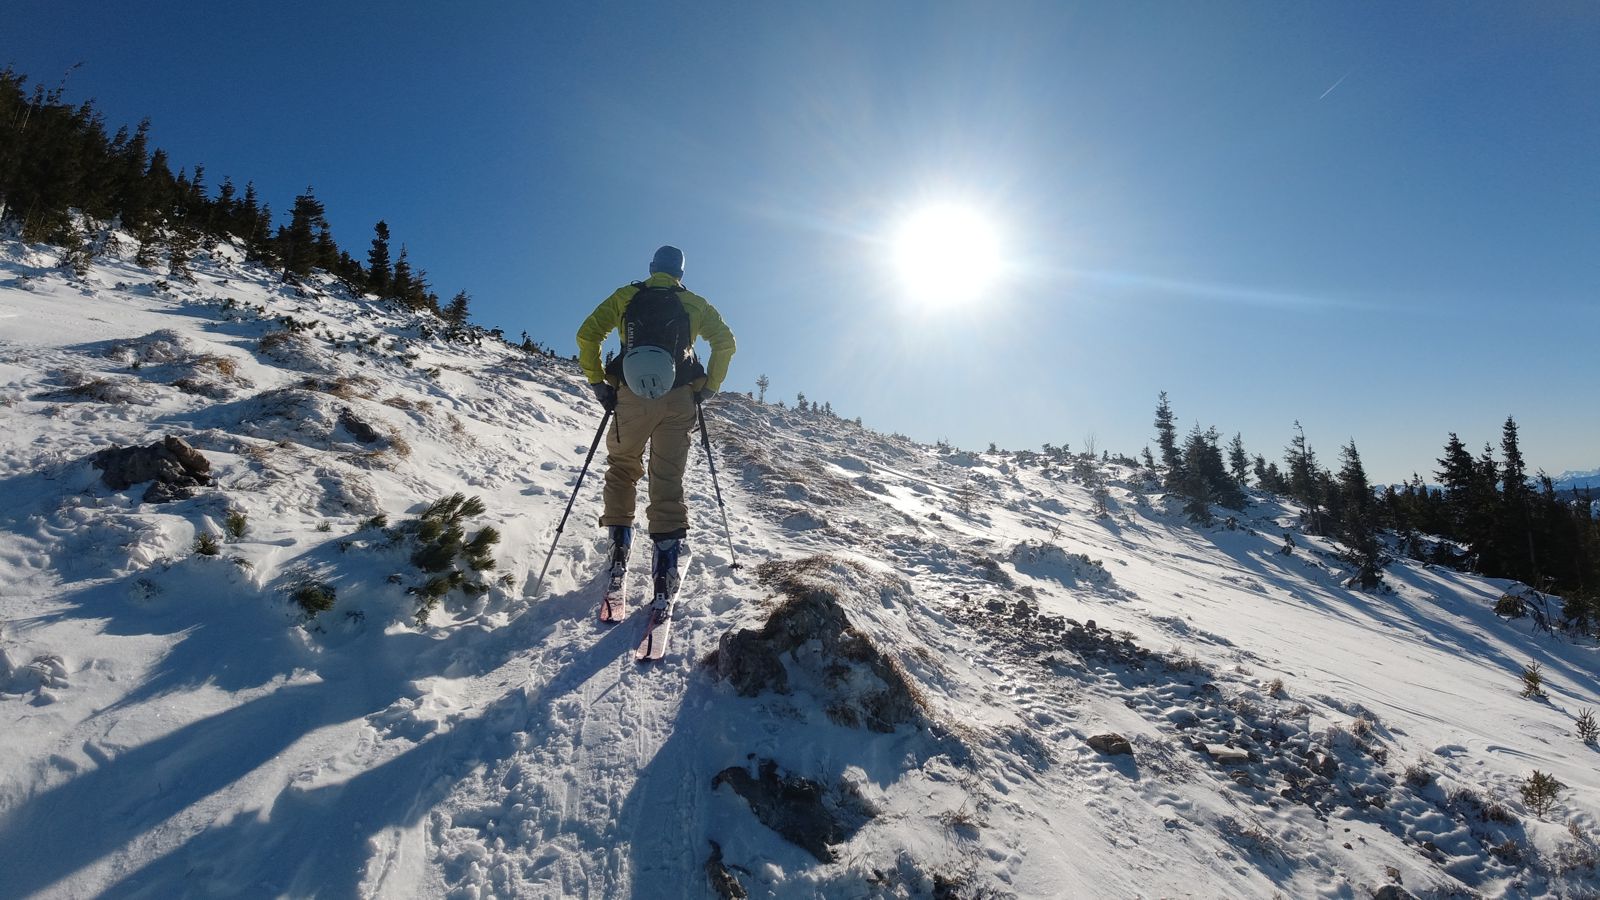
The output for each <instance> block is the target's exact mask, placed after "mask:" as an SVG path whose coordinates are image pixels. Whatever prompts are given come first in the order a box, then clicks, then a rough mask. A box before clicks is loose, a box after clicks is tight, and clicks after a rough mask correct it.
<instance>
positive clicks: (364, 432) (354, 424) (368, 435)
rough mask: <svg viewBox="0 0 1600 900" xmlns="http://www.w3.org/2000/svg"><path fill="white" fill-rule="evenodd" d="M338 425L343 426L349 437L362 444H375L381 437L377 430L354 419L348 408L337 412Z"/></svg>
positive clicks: (353, 414)
mask: <svg viewBox="0 0 1600 900" xmlns="http://www.w3.org/2000/svg"><path fill="white" fill-rule="evenodd" d="M339 424H340V425H343V426H344V430H345V431H348V432H350V436H351V437H353V438H355V439H356V440H358V441H360V442H361V443H363V444H372V443H376V442H377V441H378V439H379V438H381V437H382V435H380V434H379V433H378V429H376V428H373V427H372V426H371V425H368V424H367V423H366V422H363V421H361V420H360V419H358V418H356V414H355V413H353V412H351V411H350V407H348V406H346V407H343V408H341V409H340V410H339Z"/></svg>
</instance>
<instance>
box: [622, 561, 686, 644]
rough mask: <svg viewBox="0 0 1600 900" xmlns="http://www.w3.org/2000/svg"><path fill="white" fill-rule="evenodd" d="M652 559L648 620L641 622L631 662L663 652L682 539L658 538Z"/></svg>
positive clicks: (676, 590) (670, 618) (669, 624)
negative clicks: (637, 642) (642, 632)
mask: <svg viewBox="0 0 1600 900" xmlns="http://www.w3.org/2000/svg"><path fill="white" fill-rule="evenodd" d="M655 544H656V546H655V559H654V560H653V561H652V563H651V566H650V573H651V575H652V576H653V577H652V579H651V580H652V582H653V588H652V596H651V600H650V619H649V621H647V622H645V627H644V636H643V637H642V638H641V640H640V641H639V649H638V650H637V651H636V652H635V653H634V659H637V660H638V661H639V662H650V661H652V660H659V659H661V658H662V657H663V656H665V655H666V653H667V633H668V632H669V631H671V629H672V601H673V599H674V598H675V597H677V595H678V582H679V577H678V560H679V559H680V557H682V555H683V551H684V549H685V544H684V540H683V538H678V537H668V538H658V539H656V542H655Z"/></svg>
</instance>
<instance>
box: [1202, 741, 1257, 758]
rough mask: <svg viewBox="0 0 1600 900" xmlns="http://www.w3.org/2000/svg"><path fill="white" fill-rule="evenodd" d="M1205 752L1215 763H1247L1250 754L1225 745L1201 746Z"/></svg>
mask: <svg viewBox="0 0 1600 900" xmlns="http://www.w3.org/2000/svg"><path fill="white" fill-rule="evenodd" d="M1202 746H1204V747H1205V751H1206V753H1207V754H1209V755H1210V757H1211V758H1212V759H1214V760H1216V761H1217V762H1249V760H1250V753H1249V751H1247V750H1240V749H1239V748H1237V747H1229V746H1227V745H1226V744H1203V745H1202Z"/></svg>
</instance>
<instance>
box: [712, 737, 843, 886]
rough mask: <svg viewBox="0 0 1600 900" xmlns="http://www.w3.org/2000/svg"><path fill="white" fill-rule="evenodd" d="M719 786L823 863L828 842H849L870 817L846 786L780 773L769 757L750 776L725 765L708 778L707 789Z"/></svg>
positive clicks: (829, 857)
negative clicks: (828, 785)
mask: <svg viewBox="0 0 1600 900" xmlns="http://www.w3.org/2000/svg"><path fill="white" fill-rule="evenodd" d="M724 784H726V785H727V786H728V787H730V788H733V792H734V793H736V794H738V795H739V796H741V797H743V798H744V799H745V802H746V803H749V804H750V811H751V812H753V813H755V815H756V818H757V819H760V820H761V824H763V825H765V826H767V827H768V828H771V829H772V830H773V831H776V832H777V833H778V834H781V835H783V837H784V839H785V840H788V841H789V842H790V843H793V844H795V845H797V846H799V847H801V848H803V849H805V850H806V851H808V852H809V853H810V854H811V855H812V856H815V857H816V858H817V859H819V860H822V861H823V862H833V860H834V852H833V847H832V846H831V845H833V844H839V843H843V842H844V841H847V840H849V839H850V836H851V835H853V834H855V833H856V832H857V831H859V830H860V829H861V826H862V825H864V824H866V822H867V821H868V820H869V819H871V817H872V816H871V812H870V811H869V810H868V809H867V808H866V804H865V803H864V802H863V801H862V800H861V798H860V796H859V795H858V794H856V793H855V792H854V791H853V790H851V789H850V787H849V786H848V785H844V786H842V787H841V788H840V789H839V790H837V791H829V790H828V789H827V788H826V787H825V786H823V785H822V784H819V783H818V782H815V781H811V780H810V779H807V778H801V777H799V776H798V775H780V774H779V773H778V764H777V763H775V762H773V761H772V760H770V759H764V760H761V761H760V764H759V766H758V768H757V774H756V775H751V774H750V771H749V769H747V768H746V767H744V766H730V767H728V768H726V769H723V770H722V771H721V772H718V773H717V775H716V777H715V778H713V779H711V789H712V790H716V789H717V788H718V787H719V786H721V785H724Z"/></svg>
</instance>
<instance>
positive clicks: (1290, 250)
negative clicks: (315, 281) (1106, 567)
mask: <svg viewBox="0 0 1600 900" xmlns="http://www.w3.org/2000/svg"><path fill="white" fill-rule="evenodd" d="M676 6H679V5H677V4H657V3H639V4H632V3H611V2H597V3H587V4H546V3H539V4H520V3H519V4H512V3H490V2H458V3H437V2H427V3H423V2H388V3H354V2H319V3H307V2H280V3H273V4H242V3H239V4H235V3H215V4H183V3H172V2H159V0H152V2H145V3H139V4H105V3H101V2H84V0H47V2H45V0H9V2H8V3H7V4H6V13H5V18H6V20H7V22H6V25H5V26H4V32H3V35H0V63H3V62H11V63H12V64H14V65H15V66H16V68H17V69H19V70H20V71H22V72H25V73H27V74H29V75H30V76H32V77H33V78H34V79H35V80H39V81H45V82H47V83H53V82H54V81H55V80H57V79H58V78H59V77H60V75H61V73H62V72H63V71H64V70H65V69H66V68H67V67H68V66H69V65H71V64H72V63H75V62H79V61H81V62H83V63H84V66H83V67H82V68H81V69H79V70H77V71H76V72H74V73H73V74H72V76H71V79H70V81H69V82H68V96H69V98H71V99H73V100H81V99H85V98H94V99H95V100H96V101H97V105H98V106H99V108H100V109H101V110H102V112H103V113H104V114H105V116H106V118H107V120H108V122H109V123H110V125H111V126H112V127H115V126H116V125H118V124H121V123H123V122H130V123H131V122H137V120H138V119H140V118H141V117H144V116H148V117H150V119H151V120H152V123H153V135H154V138H155V141H156V143H158V144H159V145H161V146H163V147H165V148H167V150H168V151H169V153H170V154H171V155H172V158H173V161H174V164H175V165H192V164H193V163H195V162H200V163H204V164H205V165H206V166H207V175H208V180H209V181H210V183H211V184H213V185H215V184H216V183H218V182H219V181H220V180H221V178H222V176H224V175H231V176H232V177H233V178H234V179H235V181H236V182H238V183H239V184H240V185H241V186H242V185H243V182H244V181H245V180H247V179H254V180H255V181H256V183H257V185H258V186H259V188H260V189H261V190H262V192H263V194H264V196H265V197H266V198H267V199H268V200H269V201H270V202H271V203H272V205H273V207H274V209H275V210H277V211H279V212H284V211H286V210H287V208H288V206H289V203H290V201H291V199H292V198H293V196H294V195H295V194H296V193H298V192H299V191H300V190H301V189H303V188H304V187H305V186H306V185H307V184H313V185H315V186H316V189H317V194H318V196H319V197H320V198H321V199H322V200H323V201H324V202H325V203H326V204H327V206H328V210H329V219H330V221H331V223H332V225H333V227H334V234H335V237H336V238H337V239H338V240H339V241H340V242H341V243H342V244H343V245H344V246H345V247H346V248H347V249H349V250H351V251H352V252H353V253H355V254H356V255H357V256H358V257H361V256H364V254H365V248H366V246H367V242H368V241H369V240H370V238H371V227H372V223H373V222H375V221H376V220H378V219H379V218H383V219H386V220H387V221H388V222H389V224H390V226H391V229H392V231H393V233H394V237H395V240H396V242H397V243H400V242H404V243H405V244H407V245H408V246H409V248H410V250H411V255H412V258H413V259H414V260H415V261H417V262H418V263H420V264H421V265H423V266H424V267H426V268H427V269H428V271H429V274H430V275H431V277H432V280H433V282H434V285H435V287H436V289H437V290H438V291H439V293H440V294H442V295H443V296H445V297H448V296H450V295H451V294H453V293H454V292H455V291H457V290H461V289H465V290H467V291H468V292H470V293H471V295H472V296H473V298H474V313H475V318H476V319H477V320H478V321H479V322H480V323H482V324H486V325H491V326H493V325H499V326H501V327H503V328H505V330H506V332H507V333H508V334H509V335H511V336H515V335H517V334H518V332H520V331H522V330H524V329H526V330H527V331H528V332H529V333H530V334H532V335H533V336H534V337H535V338H536V339H538V340H541V341H543V342H546V343H551V344H554V345H555V346H557V347H558V348H560V349H561V350H562V351H563V352H566V353H570V352H573V350H574V347H573V340H572V335H573V333H574V332H575V331H576V329H577V325H578V323H579V322H580V321H581V320H582V318H583V317H584V316H585V315H586V314H587V313H588V312H589V310H590V309H592V308H593V306H594V305H595V304H596V303H597V302H598V301H599V300H600V299H602V298H603V297H604V296H605V295H606V294H607V293H609V292H610V291H611V290H612V289H613V288H615V287H616V286H617V285H619V284H622V283H624V282H626V281H629V280H633V279H635V278H640V277H643V276H644V274H645V265H646V263H647V261H648V260H649V257H650V253H651V251H652V250H653V249H654V248H655V247H656V245H658V244H662V243H673V244H676V245H678V246H680V247H682V248H683V249H684V250H685V252H686V253H687V256H688V272H687V275H686V278H685V281H686V282H687V284H688V285H689V286H690V287H691V288H692V289H694V290H696V291H698V292H700V293H702V294H704V295H705V296H707V297H708V298H710V299H711V301H712V302H713V303H714V304H716V305H717V306H718V308H719V309H720V310H721V311H722V313H723V314H724V316H725V317H726V319H727V320H728V321H729V323H730V324H731V325H732V327H733V328H734V330H735V332H736V334H737V335H738V338H739V346H740V351H739V355H738V357H737V358H736V359H735V361H734V366H733V370H732V373H731V374H730V378H729V382H728V385H727V387H728V388H730V389H735V390H751V389H753V387H754V381H755V379H756V377H757V376H758V375H760V374H762V373H766V374H767V375H768V376H769V377H770V378H771V381H772V395H774V396H780V397H783V398H785V399H787V400H789V401H790V402H792V401H793V398H794V395H795V392H796V391H804V392H805V393H806V394H807V395H808V396H809V397H811V398H813V399H816V400H826V401H829V402H831V403H832V404H833V406H834V408H835V409H836V410H837V411H839V412H840V413H842V414H844V415H846V416H856V415H860V416H862V417H863V418H864V419H865V420H866V421H867V422H868V424H871V425H873V426H876V427H878V428H880V429H884V430H893V431H901V432H904V433H907V434H909V435H911V436H913V437H916V438H919V439H924V440H936V439H940V438H945V439H948V440H950V441H951V442H953V443H956V444H958V445H961V446H967V447H976V448H982V447H984V446H986V445H987V444H988V443H989V442H990V441H994V442H997V443H999V444H1000V445H1001V446H1005V447H1012V448H1022V447H1037V446H1038V445H1039V444H1040V443H1041V442H1046V441H1048V442H1050V443H1055V444H1059V443H1062V442H1067V443H1070V444H1072V445H1073V446H1074V447H1075V448H1079V447H1081V446H1082V445H1083V443H1084V440H1085V438H1086V437H1087V436H1088V435H1090V434H1093V435H1095V437H1096V438H1097V443H1098V445H1099V446H1100V447H1101V448H1106V449H1110V450H1112V451H1121V452H1127V453H1130V454H1132V453H1137V452H1138V450H1139V448H1141V447H1143V446H1144V445H1145V444H1146V443H1149V442H1151V440H1152V433H1153V428H1152V427H1151V420H1152V414H1153V409H1154V407H1155V402H1156V395H1157V392H1158V391H1161V390H1166V391H1168V392H1169V394H1170V396H1171V400H1172V402H1173V405H1174V408H1175V410H1176V412H1177V415H1178V419H1179V422H1180V423H1181V424H1182V426H1183V427H1184V428H1185V429H1187V427H1188V426H1189V425H1191V424H1193V423H1195V422H1199V423H1201V424H1202V425H1216V426H1217V427H1218V428H1219V429H1221V430H1222V431H1223V432H1224V433H1225V434H1228V435H1231V434H1232V433H1233V432H1235V431H1240V432H1242V433H1243V434H1244V439H1245V444H1246V447H1247V448H1248V449H1249V450H1251V451H1252V452H1262V453H1264V454H1265V455H1267V456H1268V457H1269V458H1276V457H1278V456H1280V455H1281V449H1282V447H1283V446H1284V444H1285V443H1286V442H1287V440H1288V438H1289V436H1290V433H1291V428H1292V423H1293V422H1294V420H1296V419H1299V420H1300V421H1301V422H1302V423H1303V424H1304V426H1305V429H1306V433H1307V435H1308V436H1309V438H1310V439H1311V442H1312V445H1313V446H1314V447H1316V448H1317V449H1318V451H1319V452H1320V453H1321V455H1322V457H1323V458H1324V459H1325V460H1327V461H1328V462H1330V463H1333V462H1334V461H1335V460H1336V457H1337V449H1338V446H1339V445H1340V444H1342V443H1343V442H1344V441H1345V440H1347V439H1349V438H1352V437H1353V438H1355V440H1356V441H1357V444H1358V445H1359V446H1360V448H1361V450H1362V453H1363V456H1364V457H1365V460H1366V463H1367V468H1368V471H1369V473H1370V474H1371V475H1372V476H1373V477H1374V478H1375V479H1385V480H1392V479H1399V478H1403V477H1406V476H1407V475H1408V474H1409V473H1410V472H1411V471H1412V470H1413V469H1419V470H1421V471H1423V472H1424V474H1426V473H1427V471H1428V470H1430V469H1431V468H1432V467H1433V460H1434V459H1435V458H1436V457H1437V456H1438V455H1439V454H1440V450H1441V448H1442V446H1443V443H1444V440H1445V437H1446V434H1447V433H1448V432H1450V431H1457V432H1459V433H1460V434H1461V436H1462V438H1463V439H1464V440H1466V441H1467V442H1468V443H1469V445H1471V446H1473V447H1481V445H1482V444H1483V443H1484V442H1485V441H1493V442H1495V444H1496V445H1497V446H1498V442H1499V428H1500V424H1501V422H1502V421H1503V420H1504V419H1505V417H1506V415H1508V414H1514V415H1516V417H1517V419H1518V422H1519V423H1520V424H1521V426H1522V433H1523V442H1524V443H1523V448H1524V451H1525V453H1526V455H1527V456H1528V459H1529V462H1530V465H1531V466H1533V467H1544V468H1545V469H1547V470H1549V471H1550V472H1551V473H1552V474H1554V473H1558V472H1560V471H1562V470H1563V469H1567V468H1593V467H1595V466H1600V404H1597V402H1596V395H1597V392H1600V362H1597V358H1600V353H1596V345H1597V343H1600V6H1597V5H1595V4H1594V3H1591V2H1586V0H1575V2H1560V0H1551V2H1538V3H1516V2H1495V3H1455V2H1452V3H1437V4H1434V3H1404V4H1391V3H1384V4H1333V3H1327V4H1305V3H1296V4H1284V3H1270V2H1262V3H1204V4H1200V3H1186V4H1179V3H1150V4H1142V3H1109V2H1108V3H1093V4H1068V3H1058V2H1046V3H1038V4H1029V3H1014V2H1006V3H972V4H946V3H933V2H906V3H887V2H884V3H859V2H847V3H827V2H823V3H804V4H777V3H735V2H717V3H701V4H694V5H693V8H688V5H687V4H684V5H682V6H683V8H674V7H676ZM952 197H953V198H957V199H961V200H963V201H965V202H968V203H970V204H973V205H975V206H977V207H979V208H981V209H984V210H987V211H988V213H989V215H990V216H991V217H992V218H993V219H994V221H995V225H996V228H997V229H998V230H999V231H1000V233H1001V234H1002V235H1003V252H1004V255H1005V258H1006V262H1007V274H1006V277H1005V279H1004V282H1003V283H1002V284H1000V285H999V286H997V288H996V289H995V290H994V291H992V292H991V294H990V295H989V296H988V297H986V298H985V299H983V300H981V301H979V302H976V303H973V304H970V305H968V306H965V307H959V308H955V309H939V310H927V309H920V310H919V309H918V308H917V304H915V303H914V302H911V303H908V302H907V301H908V299H910V300H913V301H914V300H915V298H907V297H906V296H905V295H906V293H907V291H906V290H905V289H904V287H903V286H901V285H900V283H899V282H898V281H897V279H896V278H895V277H894V276H893V274H892V269H891V267H890V266H889V264H888V257H889V255H890V248H889V246H888V244H889V237H890V234H891V232H892V230H893V228H894V223H896V222H897V221H898V220H899V219H900V218H901V217H902V216H904V215H905V214H906V213H907V212H908V211H910V210H912V209H914V208H916V207H917V206H918V205H920V204H922V203H924V202H927V201H929V200H936V199H942V198H952Z"/></svg>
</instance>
